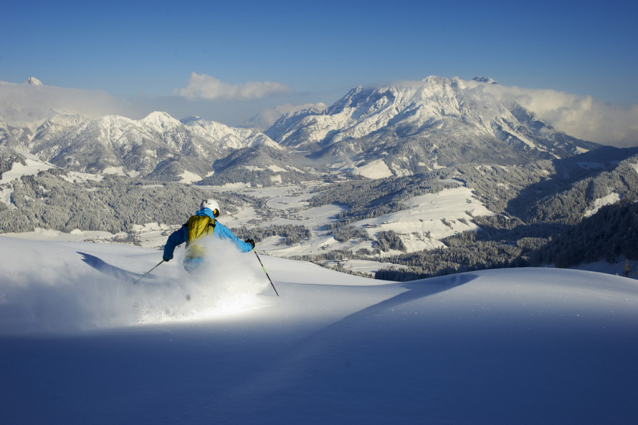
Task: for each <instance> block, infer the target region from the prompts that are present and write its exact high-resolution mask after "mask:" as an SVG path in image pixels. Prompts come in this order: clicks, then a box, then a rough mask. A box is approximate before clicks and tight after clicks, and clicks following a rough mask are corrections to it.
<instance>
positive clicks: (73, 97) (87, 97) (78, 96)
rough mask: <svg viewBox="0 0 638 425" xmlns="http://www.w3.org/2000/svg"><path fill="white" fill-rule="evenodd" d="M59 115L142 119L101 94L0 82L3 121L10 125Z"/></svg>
mask: <svg viewBox="0 0 638 425" xmlns="http://www.w3.org/2000/svg"><path fill="white" fill-rule="evenodd" d="M56 114H67V115H84V116H87V117H91V118H93V117H100V116H103V115H115V114H117V115H126V116H130V115H139V111H137V108H136V107H135V106H133V105H132V104H130V103H129V102H127V101H125V100H123V99H118V98H115V97H113V96H111V95H109V94H108V93H106V92H103V91H99V90H80V89H68V88H61V87H53V86H44V85H32V84H14V83H7V82H4V81H0V118H2V119H3V120H4V121H6V122H9V123H27V122H33V121H40V120H44V119H47V118H50V117H51V116H53V115H56Z"/></svg>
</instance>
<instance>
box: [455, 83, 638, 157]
mask: <svg viewBox="0 0 638 425" xmlns="http://www.w3.org/2000/svg"><path fill="white" fill-rule="evenodd" d="M464 84H465V86H466V89H467V90H471V91H475V92H477V93H479V92H480V93H481V96H482V97H483V98H489V97H492V98H493V99H494V100H495V101H496V100H497V101H507V100H513V101H515V102H517V103H518V104H520V105H522V106H523V107H525V108H527V109H529V110H530V111H533V112H535V113H536V114H538V116H540V117H541V118H542V119H543V120H545V121H546V122H548V123H549V124H551V125H552V126H553V127H555V128H557V129H559V130H561V131H564V132H565V133H567V134H570V135H572V136H575V137H578V138H580V139H584V140H591V141H593V142H596V143H601V144H605V145H612V146H617V147H630V146H636V145H638V105H630V106H621V105H617V104H612V103H606V102H602V101H598V100H596V99H594V98H592V97H591V96H578V95H576V94H571V93H565V92H561V91H557V90H549V89H526V88H520V87H516V86H513V87H506V86H502V85H499V84H484V83H482V82H481V81H464Z"/></svg>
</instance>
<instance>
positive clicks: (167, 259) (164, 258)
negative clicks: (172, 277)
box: [162, 257, 173, 263]
mask: <svg viewBox="0 0 638 425" xmlns="http://www.w3.org/2000/svg"><path fill="white" fill-rule="evenodd" d="M172 259H173V257H171V258H166V257H162V260H164V261H165V262H167V263H168V262H169V261H171V260H172Z"/></svg>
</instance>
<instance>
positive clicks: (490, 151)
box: [0, 76, 599, 185]
mask: <svg viewBox="0 0 638 425" xmlns="http://www.w3.org/2000/svg"><path fill="white" fill-rule="evenodd" d="M494 84H497V83H496V82H495V81H493V80H491V79H489V78H483V77H477V78H475V79H474V80H472V81H463V80H460V79H458V78H452V79H447V78H440V77H434V76H432V77H428V78H426V79H424V80H423V81H421V82H416V83H414V82H413V83H400V84H395V85H391V86H386V87H376V88H363V87H357V88H354V89H352V90H351V91H350V92H349V93H347V94H346V95H345V96H344V97H343V98H342V99H340V100H339V101H337V102H336V103H334V104H333V105H332V106H330V107H328V108H323V107H310V108H307V109H303V110H293V111H292V112H289V113H287V114H285V115H283V116H282V117H281V118H280V119H279V120H278V121H277V122H276V123H275V124H274V125H273V126H272V127H270V128H269V129H268V130H266V131H265V132H264V133H261V132H258V131H253V130H250V129H245V128H233V127H228V126H226V125H223V124H220V123H217V122H213V121H208V120H203V119H200V118H198V117H189V118H186V119H182V120H177V119H175V118H173V117H171V116H169V115H168V114H167V113H165V112H153V113H151V114H150V115H148V116H147V117H145V118H143V119H141V120H132V119H128V118H125V117H121V116H104V117H100V118H96V119H89V118H86V117H82V116H77V115H76V116H68V115H57V116H54V117H52V118H49V119H47V120H46V121H44V122H36V123H33V124H31V125H28V126H24V125H22V126H16V125H12V124H10V123H7V122H5V121H2V119H1V118H2V117H0V146H6V147H11V148H14V149H17V150H18V151H26V152H28V153H30V154H34V155H37V156H38V157H39V158H41V159H42V160H45V161H49V162H51V163H52V164H54V165H57V166H60V167H62V168H65V169H67V170H71V171H80V172H89V173H105V174H108V173H115V174H121V175H127V176H130V177H134V178H142V179H147V180H158V181H182V182H203V183H209V182H211V181H224V182H239V181H241V182H244V183H253V184H259V185H277V184H282V183H286V182H293V181H300V180H313V179H321V174H323V175H328V170H330V171H332V173H335V172H336V173H339V174H345V175H363V176H365V177H371V178H378V177H389V176H407V175H413V174H418V173H422V172H425V171H428V170H435V169H438V168H442V167H446V166H450V165H459V164H464V163H490V164H498V165H509V164H524V163H526V162H529V161H530V160H537V159H555V158H565V157H570V156H573V155H577V154H579V153H582V152H586V151H589V150H591V149H595V148H597V147H599V145H597V144H595V143H591V142H586V141H583V140H579V139H576V138H574V137H571V136H569V135H567V134H565V133H562V132H560V131H558V130H556V129H554V128H552V127H551V126H550V125H548V124H547V123H545V122H544V121H542V120H541V119H540V118H538V117H537V116H536V115H535V114H534V113H533V112H531V111H529V110H527V109H525V108H524V107H522V106H521V105H519V104H517V103H515V102H513V101H503V100H500V99H498V98H496V97H494V96H492V95H490V94H489V93H488V91H486V90H484V88H485V86H489V85H494ZM251 161H252V162H251ZM255 161H256V162H255ZM253 162H255V163H253ZM268 166H270V168H269V167H268ZM266 170H268V171H266ZM317 172H318V174H319V175H318V174H317ZM264 173H266V174H264ZM286 173H287V174H286ZM216 174H218V175H219V174H223V178H222V177H216V178H214V179H212V180H211V177H212V176H214V175H216ZM247 179H248V181H247Z"/></svg>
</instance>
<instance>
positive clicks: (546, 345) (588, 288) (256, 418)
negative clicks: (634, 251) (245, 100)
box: [0, 237, 638, 424]
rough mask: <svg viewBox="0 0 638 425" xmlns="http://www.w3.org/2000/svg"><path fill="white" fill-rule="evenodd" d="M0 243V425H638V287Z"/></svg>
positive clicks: (525, 273) (587, 278)
mask: <svg viewBox="0 0 638 425" xmlns="http://www.w3.org/2000/svg"><path fill="white" fill-rule="evenodd" d="M221 248H222V249H219V250H216V256H215V263H214V267H211V268H209V269H206V270H204V272H203V273H202V274H201V275H199V276H187V275H186V274H185V273H184V272H183V270H182V269H181V266H180V263H179V258H176V259H175V260H173V261H171V262H170V263H168V264H162V265H161V266H160V267H158V268H157V269H156V271H155V272H153V273H152V275H151V276H149V277H148V278H146V279H144V280H143V281H141V282H139V283H137V284H133V283H132V282H133V281H134V280H135V279H136V278H137V277H139V276H140V274H141V273H143V272H145V271H147V270H149V269H150V268H151V267H153V266H154V265H155V264H157V262H158V261H159V260H160V259H161V257H160V254H159V253H158V252H157V251H155V250H151V249H146V248H141V247H134V246H126V245H115V244H92V243H82V242H34V241H28V240H19V239H15V238H9V237H0V253H1V254H2V262H1V263H0V423H2V424H87V423H91V424H102V423H103V424H162V423H184V424H391V423H398V424H635V423H638V404H636V399H637V396H638V379H636V378H637V377H638V361H637V360H636V359H637V358H638V338H637V337H636V335H637V334H636V329H638V284H637V283H636V282H635V281H634V280H631V279H626V278H621V277H615V276H609V275H603V274H599V273H594V272H583V271H573V270H557V269H533V268H526V269H507V270H493V271H483V272H472V273H465V274H458V275H453V276H447V277H440V278H435V279H428V280H421V281H415V282H409V283H386V284H380V283H381V282H379V281H374V280H368V279H364V278H360V277H355V276H350V275H344V274H339V273H336V272H332V271H330V270H327V269H323V268H320V267H318V266H315V265H312V264H308V263H303V262H295V261H291V260H286V259H282V258H275V257H267V256H263V255H262V260H263V261H264V264H265V267H266V269H267V271H268V272H269V274H270V276H271V277H272V278H273V280H274V281H275V285H276V287H277V289H278V291H279V293H280V295H281V297H279V298H277V297H276V296H275V295H274V293H273V291H272V289H271V288H270V285H269V283H268V281H267V279H266V277H265V274H264V273H263V271H262V270H261V268H260V266H259V263H258V262H257V259H256V258H255V256H254V254H252V253H247V254H240V253H237V252H236V251H235V250H234V249H225V247H223V246H222V247H221Z"/></svg>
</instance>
